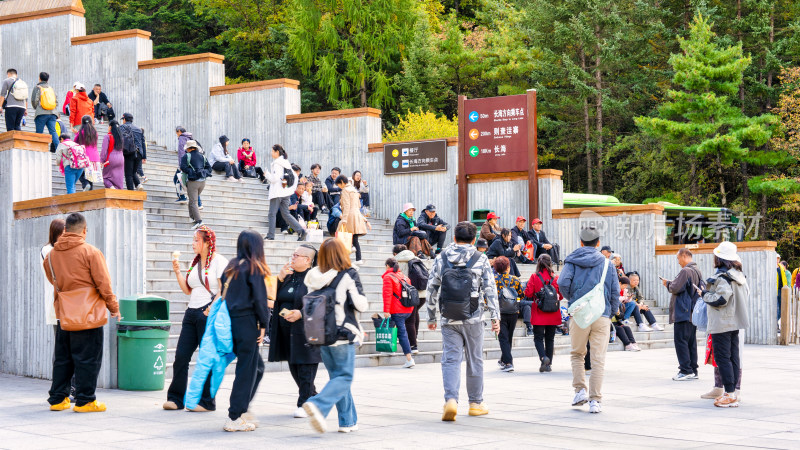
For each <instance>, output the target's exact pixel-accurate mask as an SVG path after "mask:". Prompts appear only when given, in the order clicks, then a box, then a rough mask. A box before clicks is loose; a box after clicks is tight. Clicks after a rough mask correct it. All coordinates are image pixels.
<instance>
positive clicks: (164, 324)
mask: <svg viewBox="0 0 800 450" xmlns="http://www.w3.org/2000/svg"><path fill="white" fill-rule="evenodd" d="M171 326H172V323H171V322H170V321H169V320H123V321H121V322H117V331H142V330H165V331H169V329H170V327H171Z"/></svg>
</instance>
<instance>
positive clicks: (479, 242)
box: [475, 239, 489, 248]
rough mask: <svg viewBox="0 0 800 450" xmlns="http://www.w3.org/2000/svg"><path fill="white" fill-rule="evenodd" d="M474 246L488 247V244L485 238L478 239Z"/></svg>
mask: <svg viewBox="0 0 800 450" xmlns="http://www.w3.org/2000/svg"><path fill="white" fill-rule="evenodd" d="M475 248H489V244H487V243H486V239H478V242H476V243H475Z"/></svg>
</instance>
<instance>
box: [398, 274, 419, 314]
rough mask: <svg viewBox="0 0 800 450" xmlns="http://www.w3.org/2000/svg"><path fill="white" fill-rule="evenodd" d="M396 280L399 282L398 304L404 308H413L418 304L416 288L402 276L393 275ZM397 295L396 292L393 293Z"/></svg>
mask: <svg viewBox="0 0 800 450" xmlns="http://www.w3.org/2000/svg"><path fill="white" fill-rule="evenodd" d="M395 278H397V281H399V282H400V288H401V293H402V295H401V296H400V297H399V298H398V300H400V304H401V305H403V306H405V307H406V308H413V307H415V306H419V292H417V288H415V287H414V286H412V285H411V283H409V282H408V281H407V278H405V277H403V278H400V277H395ZM395 297H397V294H395Z"/></svg>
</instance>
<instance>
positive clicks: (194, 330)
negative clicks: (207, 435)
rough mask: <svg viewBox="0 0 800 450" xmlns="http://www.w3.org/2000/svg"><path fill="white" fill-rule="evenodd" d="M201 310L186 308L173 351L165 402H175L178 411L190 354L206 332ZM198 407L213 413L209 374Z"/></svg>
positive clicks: (184, 391) (213, 403)
mask: <svg viewBox="0 0 800 450" xmlns="http://www.w3.org/2000/svg"><path fill="white" fill-rule="evenodd" d="M204 309H205V307H202V308H186V313H185V314H184V315H183V322H182V323H181V335H180V336H179V337H178V346H177V348H176V349H175V363H174V364H173V365H172V383H170V385H169V389H168V390H167V400H169V401H172V402H175V404H176V405H178V409H183V398H184V397H185V396H186V384H187V383H188V381H189V362H190V361H191V360H192V354H194V351H195V350H197V347H199V346H200V341H201V340H202V339H203V333H205V332H206V319H207V317H206V315H205V314H203V310H204ZM198 405H200V406H202V407H203V408H205V409H207V410H209V411H213V410H215V409H217V403H216V402H215V401H214V397H212V396H211V376H210V374H209V377H208V379H207V380H206V384H205V385H204V386H203V394H202V396H201V397H200V402H199V403H198Z"/></svg>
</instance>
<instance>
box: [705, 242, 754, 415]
mask: <svg viewBox="0 0 800 450" xmlns="http://www.w3.org/2000/svg"><path fill="white" fill-rule="evenodd" d="M736 250H737V249H736V244H734V243H733V242H722V243H720V244H719V245H718V246H717V248H715V249H714V267H715V268H716V272H715V273H714V275H712V276H711V278H709V279H708V280H706V285H705V290H704V291H703V292H702V294H703V301H704V302H706V304H707V306H708V308H707V311H708V328H707V331H706V332H707V333H708V334H709V335H711V344H712V349H713V350H712V351H713V357H714V361H715V362H716V363H717V367H718V368H719V374H720V376H721V377H722V384H723V387H724V389H725V393H724V394H723V395H722V396H720V397H718V398H717V399H716V400H715V401H714V406H717V407H720V408H735V407H737V406H739V398H738V397H737V396H736V385H737V384H738V382H739V376H740V375H741V372H740V369H741V360H740V358H739V330H743V329H746V328H747V326H748V325H749V320H748V313H747V302H748V298H749V297H750V287H749V286H748V284H747V278H745V276H744V273H742V259H741V258H740V257H739V255H738V254H737V253H736Z"/></svg>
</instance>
